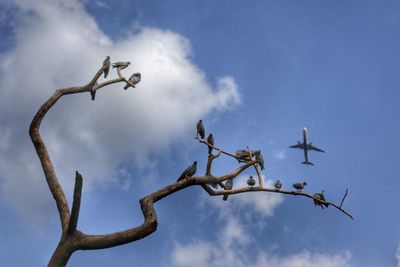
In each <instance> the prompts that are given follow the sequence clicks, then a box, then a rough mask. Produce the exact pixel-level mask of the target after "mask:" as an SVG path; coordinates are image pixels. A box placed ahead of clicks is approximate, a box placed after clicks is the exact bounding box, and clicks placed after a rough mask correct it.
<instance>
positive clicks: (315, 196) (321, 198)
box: [313, 190, 329, 209]
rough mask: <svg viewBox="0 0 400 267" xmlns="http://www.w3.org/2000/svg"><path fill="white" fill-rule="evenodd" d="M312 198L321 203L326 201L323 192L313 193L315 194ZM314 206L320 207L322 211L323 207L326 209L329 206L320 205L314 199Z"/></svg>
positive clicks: (325, 204)
mask: <svg viewBox="0 0 400 267" xmlns="http://www.w3.org/2000/svg"><path fill="white" fill-rule="evenodd" d="M313 197H314V198H316V199H319V200H321V201H326V200H325V196H324V190H322V192H321V193H315V194H314V195H313ZM314 205H315V206H321V208H322V209H324V206H325V207H326V208H327V207H328V206H329V204H328V203H321V202H319V201H318V200H315V199H314Z"/></svg>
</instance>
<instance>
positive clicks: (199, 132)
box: [196, 120, 206, 139]
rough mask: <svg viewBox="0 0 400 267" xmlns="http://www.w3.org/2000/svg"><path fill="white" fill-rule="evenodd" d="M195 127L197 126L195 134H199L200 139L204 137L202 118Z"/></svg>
mask: <svg viewBox="0 0 400 267" xmlns="http://www.w3.org/2000/svg"><path fill="white" fill-rule="evenodd" d="M196 128H197V136H200V138H201V139H204V137H205V136H206V131H205V130H204V125H203V121H202V120H199V122H198V123H197V126H196Z"/></svg>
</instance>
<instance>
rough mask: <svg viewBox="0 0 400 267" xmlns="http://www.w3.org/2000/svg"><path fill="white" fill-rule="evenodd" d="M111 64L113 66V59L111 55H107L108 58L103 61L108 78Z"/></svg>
mask: <svg viewBox="0 0 400 267" xmlns="http://www.w3.org/2000/svg"><path fill="white" fill-rule="evenodd" d="M110 66H111V61H110V57H109V56H107V57H106V59H104V61H103V67H104V72H103V73H104V78H107V75H108V71H109V70H110Z"/></svg>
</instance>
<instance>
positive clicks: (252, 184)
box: [247, 176, 256, 186]
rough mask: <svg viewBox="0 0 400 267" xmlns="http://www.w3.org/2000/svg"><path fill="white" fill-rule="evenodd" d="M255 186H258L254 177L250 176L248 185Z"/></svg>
mask: <svg viewBox="0 0 400 267" xmlns="http://www.w3.org/2000/svg"><path fill="white" fill-rule="evenodd" d="M255 184H256V180H254V178H253V176H250V177H249V179H247V185H248V186H254V185H255Z"/></svg>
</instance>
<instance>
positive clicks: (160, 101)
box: [0, 0, 400, 267]
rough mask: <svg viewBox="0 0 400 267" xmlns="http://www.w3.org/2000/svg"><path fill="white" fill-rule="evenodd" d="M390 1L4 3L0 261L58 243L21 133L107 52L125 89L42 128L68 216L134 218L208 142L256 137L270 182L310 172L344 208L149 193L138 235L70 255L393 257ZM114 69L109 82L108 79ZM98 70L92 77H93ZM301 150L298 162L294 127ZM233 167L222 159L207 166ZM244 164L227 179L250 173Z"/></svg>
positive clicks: (398, 243) (216, 265) (89, 225)
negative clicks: (74, 209) (137, 78)
mask: <svg viewBox="0 0 400 267" xmlns="http://www.w3.org/2000/svg"><path fill="white" fill-rule="evenodd" d="M399 14H400V2H399V1H390V0H388V1H384V2H381V1H347V0H344V1H316V0H315V1H314V0H307V1H209V0H206V1H179V0H176V1H174V0H171V1H151V0H149V1H128V0H119V1H100V0H93V1H91V0H84V1H78V0H71V1H61V0H56V1H50V0H37V1H30V0H12V1H8V0H0V36H1V39H0V214H1V215H0V229H2V230H1V233H0V237H1V240H2V242H0V263H1V265H2V266H17V267H18V266H44V265H46V264H47V262H48V260H49V259H50V257H51V254H52V252H53V251H54V249H55V247H56V245H57V243H58V241H59V238H60V233H61V232H60V222H59V219H58V218H59V217H58V213H57V210H56V205H55V203H54V200H53V199H52V196H51V194H50V191H49V189H48V187H47V184H46V182H45V179H44V177H43V171H42V169H41V167H40V163H39V160H38V158H37V155H36V154H35V151H34V147H33V145H32V144H31V142H30V139H29V136H28V127H29V123H30V121H31V119H32V118H33V116H34V114H35V112H36V110H37V109H38V108H39V106H40V105H41V104H42V103H43V102H44V101H46V99H47V98H48V97H49V96H50V95H51V94H52V93H53V92H54V90H56V89H58V88H63V87H69V86H76V85H83V84H85V83H87V82H88V81H89V80H90V79H91V77H92V76H93V75H94V73H95V72H96V71H97V70H98V69H99V67H101V64H102V62H103V60H104V58H105V57H106V56H110V57H111V60H112V61H113V62H115V61H130V62H131V63H132V64H131V65H130V66H129V68H127V69H126V70H124V71H123V72H124V75H125V76H129V75H130V74H131V73H133V72H140V73H141V74H142V81H141V82H140V83H139V84H138V85H137V87H136V88H134V89H132V88H130V89H129V90H126V91H125V90H122V87H123V85H121V84H117V85H112V86H109V87H107V88H104V89H102V90H100V91H98V92H97V94H96V100H95V101H91V97H90V94H89V93H87V94H78V95H71V96H66V97H63V98H62V99H61V100H60V101H59V102H58V103H57V104H56V105H55V106H54V107H53V109H52V110H51V111H50V113H49V114H48V115H47V116H46V118H45V119H44V122H43V125H42V128H41V133H42V136H43V139H44V141H45V143H46V145H47V147H48V150H49V153H50V156H51V158H52V160H53V163H54V166H55V169H56V172H57V174H58V178H59V180H60V183H61V184H62V186H63V188H64V191H65V194H66V196H67V199H68V201H69V203H71V200H72V189H73V185H74V184H73V183H74V174H75V170H78V171H79V172H80V173H81V174H82V175H83V178H84V189H83V190H84V192H83V196H82V203H81V211H80V217H79V222H78V228H79V229H81V230H82V231H83V232H85V233H88V234H101V233H109V232H113V231H118V230H124V229H127V228H131V227H134V226H137V225H139V224H141V223H142V220H143V217H142V213H141V211H140V206H139V199H140V198H141V197H143V196H145V195H147V194H149V193H151V192H153V191H155V190H157V189H159V188H162V187H163V186H166V185H169V184H171V183H174V182H175V181H176V179H177V177H179V175H180V174H181V172H182V171H183V170H184V169H185V168H186V167H187V166H189V165H190V164H191V163H192V162H193V161H194V160H197V161H198V162H199V164H198V171H197V174H198V175H202V174H204V172H205V164H206V160H207V148H206V147H205V146H204V145H202V144H199V143H198V142H196V140H194V139H193V137H194V135H195V133H196V132H195V128H196V123H197V121H198V120H199V119H202V120H203V121H204V124H205V128H206V132H207V133H210V132H212V133H213V134H214V137H215V143H216V145H217V146H218V147H221V148H223V149H224V150H226V151H230V152H234V151H236V150H237V149H244V148H246V147H247V146H249V147H250V148H253V149H261V151H262V153H263V155H264V160H265V165H266V170H265V171H263V176H264V180H265V186H267V187H272V186H273V182H274V181H276V180H277V179H280V180H281V181H282V183H283V188H284V189H287V190H291V189H292V184H293V183H296V182H303V181H306V182H307V186H306V188H305V189H304V191H305V192H307V193H310V194H313V193H316V192H320V191H321V190H324V192H325V197H326V198H327V200H328V201H332V202H336V203H340V201H341V199H342V197H343V195H344V192H345V190H346V188H348V190H349V195H348V196H347V198H346V200H345V202H344V205H343V206H344V208H345V209H346V210H347V211H348V212H350V213H351V214H352V215H353V216H354V220H350V219H349V218H348V217H346V216H345V215H344V214H343V213H341V212H340V211H338V210H336V209H334V208H332V207H329V208H328V209H324V210H322V209H321V208H320V207H315V206H314V204H313V202H312V201H311V200H310V199H306V198H301V197H295V196H291V195H287V196H286V195H280V194H273V193H254V194H242V195H235V196H230V197H229V199H228V201H226V202H224V201H222V197H210V196H209V195H208V194H207V193H206V192H205V191H204V190H202V189H201V188H200V187H191V188H187V189H185V190H183V191H180V192H178V193H176V194H173V195H171V196H169V197H167V198H165V199H163V200H162V201H159V202H157V204H156V205H155V207H156V210H157V215H158V229H157V231H156V232H154V233H153V234H151V235H150V236H148V237H146V238H145V239H143V240H140V241H137V242H134V243H131V244H127V245H124V246H119V247H114V248H110V249H105V250H95V251H77V252H75V253H74V254H73V255H72V257H71V259H70V261H69V266H89V267H90V266H161V267H189V266H191V267H205V266H211V267H225V266H230V267H243V266H251V267H277V266H283V267H286V266H288V267H289V266H296V267H297V266H298V267H303V266H311V267H313V266H327V267H348V266H353V267H358V266H366V267H375V266H378V267H379V266H395V267H400V229H399V227H398V226H399V225H400V214H399V213H398V212H397V208H396V206H395V205H396V203H399V202H400V194H399V193H398V189H397V188H398V187H399V186H400V179H399V171H398V169H397V166H398V165H397V164H398V163H397V160H398V158H399V156H398V155H399V153H400V139H399V138H398V133H399V132H400V125H399V124H398V123H396V121H398V118H399V117H400V105H399V100H400V91H399V90H398V86H399V84H400V75H399V71H400V56H399V55H400V15H399ZM116 76H117V74H116V73H115V71H110V77H111V78H112V77H116ZM101 79H103V78H101ZM303 127H307V129H308V131H309V138H310V141H311V142H312V143H313V144H314V145H315V146H317V147H319V148H322V149H324V150H325V151H326V153H324V154H322V153H316V152H310V160H311V162H313V163H314V164H315V166H305V165H302V164H301V162H302V161H303V154H302V152H301V151H300V150H294V149H289V146H290V145H293V144H296V143H297V141H299V140H301V139H302V128H303ZM236 167H237V162H235V161H233V160H232V159H230V158H225V157H222V156H221V157H220V158H218V159H217V160H216V161H215V164H214V169H213V173H214V174H216V175H222V174H226V173H228V172H230V171H232V170H233V169H235V168H236ZM249 175H254V170H253V169H249V170H248V171H246V172H244V173H243V174H242V175H240V176H239V177H238V178H236V179H235V181H234V187H235V188H240V187H243V186H247V185H246V179H247V177H248V176H249Z"/></svg>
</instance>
